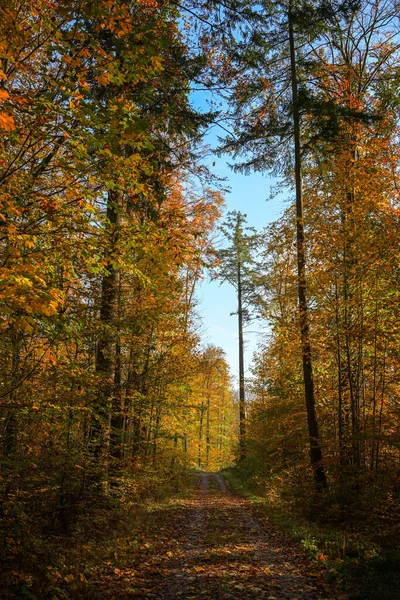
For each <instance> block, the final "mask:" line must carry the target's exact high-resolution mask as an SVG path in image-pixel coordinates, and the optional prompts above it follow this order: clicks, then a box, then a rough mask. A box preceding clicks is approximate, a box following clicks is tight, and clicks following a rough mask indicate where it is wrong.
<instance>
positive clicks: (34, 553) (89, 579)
mask: <svg viewBox="0 0 400 600" xmlns="http://www.w3.org/2000/svg"><path fill="white" fill-rule="evenodd" d="M195 480H196V477H195V475H194V474H193V473H191V472H190V471H188V470H187V469H186V468H182V469H181V470H178V471H177V472H175V473H174V474H171V473H170V472H169V471H167V470H166V471H165V472H162V471H160V470H159V469H158V470H156V469H151V468H146V469H143V470H142V471H141V472H137V473H135V476H134V477H132V478H131V479H128V478H125V479H124V480H121V481H120V482H117V484H115V485H114V487H113V488H111V489H110V490H109V492H108V494H103V495H99V494H96V497H92V498H90V496H83V497H82V498H78V499H76V498H75V499H74V501H73V502H72V501H71V502H70V505H69V506H68V507H67V508H68V516H67V525H68V527H67V531H65V523H63V522H62V521H64V520H65V515H64V516H63V518H62V519H60V510H59V505H58V502H57V500H58V499H57V494H56V490H53V492H54V493H53V494H51V490H49V491H48V492H47V496H46V498H43V499H42V501H41V502H40V503H35V502H33V501H32V497H29V496H24V495H23V496H21V495H18V494H15V495H14V496H11V497H10V499H9V501H8V503H7V504H5V505H3V507H2V512H3V515H2V516H3V519H2V525H1V526H0V535H1V539H2V544H1V545H0V562H1V564H2V568H1V574H0V589H2V593H1V599H2V600H75V599H76V598H81V599H85V600H86V598H87V599H88V600H92V598H94V596H93V594H94V593H95V591H94V590H95V581H96V579H97V578H98V576H99V574H100V575H102V574H104V572H108V570H110V569H112V568H113V567H114V566H115V565H118V566H119V567H121V566H124V565H126V566H128V565H129V564H130V561H131V558H132V552H133V551H140V552H142V553H143V552H146V551H149V552H150V551H151V540H152V536H153V534H154V523H155V521H156V520H157V516H154V513H156V515H157V513H159V514H160V515H165V511H168V510H170V509H172V508H174V507H176V506H177V504H178V505H179V504H180V503H182V502H183V500H184V498H187V497H190V496H191V494H192V493H193V489H194V481H195ZM49 506H52V507H53V510H48V507H49ZM44 507H46V510H44ZM164 518H165V516H164Z"/></svg>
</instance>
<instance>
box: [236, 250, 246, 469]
mask: <svg viewBox="0 0 400 600" xmlns="http://www.w3.org/2000/svg"><path fill="white" fill-rule="evenodd" d="M241 277H242V273H241V263H240V259H239V257H238V265H237V284H238V288H237V292H238V329H239V445H240V460H241V461H242V460H243V459H244V458H246V399H245V389H244V343H243V305H242V280H241Z"/></svg>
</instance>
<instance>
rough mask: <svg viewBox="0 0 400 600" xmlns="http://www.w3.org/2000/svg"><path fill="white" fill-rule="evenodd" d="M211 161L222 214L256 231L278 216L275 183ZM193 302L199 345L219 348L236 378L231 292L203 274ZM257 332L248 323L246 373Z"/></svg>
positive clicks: (212, 136) (213, 139) (280, 203)
mask: <svg viewBox="0 0 400 600" xmlns="http://www.w3.org/2000/svg"><path fill="white" fill-rule="evenodd" d="M217 134H218V131H217V128H215V127H214V128H213V129H211V130H210V132H209V134H208V135H207V137H206V140H205V141H206V143H207V144H210V145H211V146H212V147H215V146H216V144H217ZM213 161H215V166H213V167H210V168H211V170H212V171H213V172H214V173H215V174H216V175H218V176H219V177H226V178H227V185H228V186H229V187H230V188H231V192H230V193H227V194H226V196H225V202H226V209H225V212H227V211H230V210H240V211H241V212H242V213H246V214H247V220H248V225H249V226H251V227H255V228H256V229H257V230H261V229H262V228H263V227H265V225H267V224H268V223H270V222H271V221H274V220H275V219H277V218H278V217H279V216H280V215H281V214H282V212H283V209H284V200H283V199H282V195H279V196H278V197H277V198H274V199H272V200H271V199H270V192H271V185H274V183H276V180H273V179H272V178H271V177H269V176H267V175H265V176H264V175H262V174H260V173H252V174H250V175H240V174H238V173H234V172H233V171H232V169H231V168H230V167H229V166H228V162H232V161H231V159H228V157H221V158H218V157H216V156H213V157H212V158H211V159H210V161H209V163H208V164H209V165H211V164H212V163H213ZM197 299H198V302H199V304H198V309H197V310H198V313H199V314H200V316H201V318H202V322H203V327H202V339H203V342H204V343H210V344H214V345H216V346H220V347H221V348H223V350H224V351H225V352H226V355H227V359H228V362H229V364H230V367H231V372H232V375H233V376H234V377H236V378H237V376H238V362H239V361H238V332H237V316H236V315H232V316H231V314H230V313H232V312H234V311H235V310H236V295H235V290H234V289H233V288H232V287H231V286H230V285H228V284H225V283H224V284H222V285H220V284H219V283H218V282H215V281H210V278H209V277H208V275H206V278H205V280H204V281H203V282H202V283H201V284H200V285H199V286H198V290H197ZM261 329H262V327H261V324H259V323H255V324H250V325H249V326H248V328H247V332H246V355H245V366H246V370H247V372H248V368H249V366H250V363H251V360H252V355H253V352H254V350H255V349H256V347H257V344H258V343H259V342H260V341H261V339H262V335H263V332H262V331H261ZM257 330H258V332H257ZM247 374H249V373H247Z"/></svg>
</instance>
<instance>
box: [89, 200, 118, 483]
mask: <svg viewBox="0 0 400 600" xmlns="http://www.w3.org/2000/svg"><path fill="white" fill-rule="evenodd" d="M107 219H108V228H109V230H108V240H107V241H108V256H107V263H106V269H107V272H106V274H105V275H104V276H103V280H102V286H101V303H100V326H101V331H100V336H99V340H98V343H97V352H96V374H97V375H98V377H99V392H98V398H97V403H96V406H95V409H94V415H93V417H92V423H91V432H90V435H91V444H90V445H91V453H92V455H93V456H94V458H95V459H98V463H97V464H96V465H95V470H96V473H95V478H96V479H101V478H102V473H101V470H102V469H104V468H105V465H104V464H102V460H101V458H102V457H103V456H104V455H106V454H107V451H108V446H109V436H110V418H111V405H112V397H113V392H114V382H113V375H114V339H113V333H112V326H113V324H114V322H115V313H116V305H117V299H118V289H119V270H118V269H117V268H116V267H115V261H114V256H113V255H114V251H115V248H116V246H117V242H118V233H119V222H120V207H119V193H118V192H115V191H110V192H109V193H108V201H107Z"/></svg>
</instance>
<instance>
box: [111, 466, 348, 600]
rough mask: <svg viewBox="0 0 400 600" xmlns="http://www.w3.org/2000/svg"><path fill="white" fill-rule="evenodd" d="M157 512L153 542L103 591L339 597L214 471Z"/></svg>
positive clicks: (298, 599)
mask: <svg viewBox="0 0 400 600" xmlns="http://www.w3.org/2000/svg"><path fill="white" fill-rule="evenodd" d="M156 518H157V524H156V528H157V532H156V533H155V536H154V539H153V543H152V544H148V548H147V549H146V552H145V554H143V553H141V555H140V557H136V559H134V564H132V565H129V568H126V569H116V572H115V573H114V575H113V576H112V577H107V578H106V579H105V580H103V582H102V583H103V585H102V594H104V595H102V597H103V598H110V599H111V598H115V600H122V599H123V600H125V599H129V598H131V599H142V598H143V599H145V598H152V599H157V600H173V599H177V600H195V599H205V600H206V599H208V600H214V599H215V600H225V599H226V600H228V599H232V598H234V599H237V600H247V599H253V600H258V599H265V600H275V599H276V600H305V599H307V600H331V599H335V600H336V599H337V598H343V596H340V595H339V596H338V595H337V594H335V592H334V591H333V590H332V588H329V586H327V585H326V584H325V583H324V581H323V578H322V575H321V573H320V572H319V571H318V570H316V568H315V567H314V566H313V565H312V564H311V563H310V562H309V561H308V560H307V558H306V557H305V556H304V554H303V553H302V552H301V549H300V548H299V547H298V546H297V545H296V544H294V543H293V542H291V541H290V540H289V539H288V538H287V537H286V536H285V535H284V534H283V533H282V532H281V531H280V530H279V529H278V528H277V527H275V526H274V525H273V524H271V523H270V522H269V521H268V520H267V519H266V518H265V516H263V514H262V512H261V511H260V509H257V507H256V506H254V505H253V504H252V503H251V502H250V501H249V500H246V499H244V498H242V497H240V496H237V495H236V494H234V493H233V492H232V491H230V490H229V488H228V486H227V485H226V483H225V480H224V479H223V477H222V476H221V475H219V474H215V473H212V474H210V473H204V474H201V475H200V476H199V481H198V487H197V490H196V495H195V497H194V498H193V499H192V500H190V501H186V502H185V503H184V504H183V505H182V506H181V507H178V508H174V509H173V510H169V511H165V514H163V515H158V516H157V517H156ZM145 546H146V544H145ZM107 583H108V585H107ZM108 586H109V587H108ZM107 588H108V591H109V593H107ZM116 589H118V590H119V591H118V593H116ZM112 590H113V594H112V595H111V591H112Z"/></svg>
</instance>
